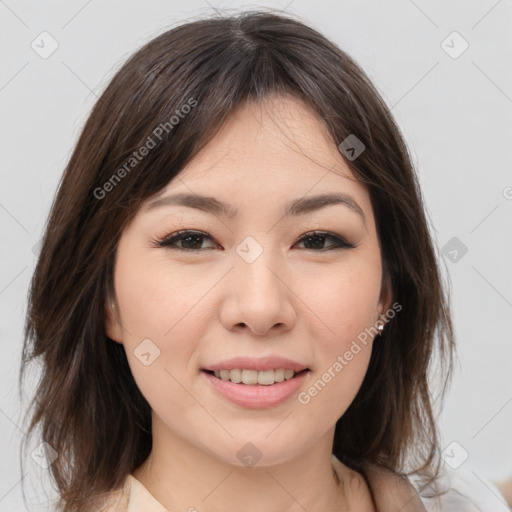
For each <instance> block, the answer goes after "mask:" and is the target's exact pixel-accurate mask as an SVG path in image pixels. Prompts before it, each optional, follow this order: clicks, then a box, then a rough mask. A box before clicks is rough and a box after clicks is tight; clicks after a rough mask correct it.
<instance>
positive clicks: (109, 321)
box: [105, 298, 123, 344]
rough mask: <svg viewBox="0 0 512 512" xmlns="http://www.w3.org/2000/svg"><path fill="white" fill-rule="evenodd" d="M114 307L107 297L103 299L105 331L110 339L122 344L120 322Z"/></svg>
mask: <svg viewBox="0 0 512 512" xmlns="http://www.w3.org/2000/svg"><path fill="white" fill-rule="evenodd" d="M116 309H117V308H116V305H115V304H114V302H113V301H111V300H109V299H108V298H107V300H106V301H105V331H106V334H107V336H108V337H109V338H110V339H111V340H114V341H116V342H117V343H121V344H122V343H123V329H122V327H121V322H120V321H119V320H118V318H119V314H118V311H117V310H116Z"/></svg>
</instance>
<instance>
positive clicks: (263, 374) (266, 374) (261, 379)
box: [258, 370, 274, 386]
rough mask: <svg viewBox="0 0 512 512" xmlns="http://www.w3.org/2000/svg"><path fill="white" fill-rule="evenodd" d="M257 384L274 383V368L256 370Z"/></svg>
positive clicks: (267, 384)
mask: <svg viewBox="0 0 512 512" xmlns="http://www.w3.org/2000/svg"><path fill="white" fill-rule="evenodd" d="M258 384H263V385H264V386H269V385H270V384H274V370H262V371H260V372H258Z"/></svg>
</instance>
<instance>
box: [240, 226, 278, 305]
mask: <svg viewBox="0 0 512 512" xmlns="http://www.w3.org/2000/svg"><path fill="white" fill-rule="evenodd" d="M260 240H261V241H258V240H256V238H255V237H253V236H247V237H246V238H245V239H244V240H242V242H240V243H239V244H238V246H237V247H236V257H235V262H234V266H235V276H236V281H237V282H238V283H240V286H241V287H242V290H238V291H239V292H240V291H242V293H243V291H244V290H243V287H250V289H251V293H252V294H256V295H253V298H254V299H255V300H256V301H257V300H258V298H259V294H267V295H266V297H262V298H266V299H267V300H266V303H267V304H268V300H272V299H273V298H274V296H275V295H276V292H277V293H278V294H279V291H280V290H281V288H282V286H283V283H282V282H281V280H280V279H278V277H277V276H276V274H278V273H279V270H277V269H282V265H281V262H280V261H278V260H279V258H278V256H277V254H278V253H279V251H274V250H273V249H272V248H271V247H270V241H269V240H270V237H266V238H265V240H262V238H260ZM268 294H271V295H272V296H270V295H268Z"/></svg>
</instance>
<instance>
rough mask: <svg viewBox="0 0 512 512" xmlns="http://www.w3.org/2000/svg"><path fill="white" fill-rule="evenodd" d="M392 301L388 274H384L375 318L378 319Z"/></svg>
mask: <svg viewBox="0 0 512 512" xmlns="http://www.w3.org/2000/svg"><path fill="white" fill-rule="evenodd" d="M392 300H393V292H392V287H391V279H390V278H389V275H388V274H385V275H384V277H383V279H382V286H381V289H380V299H379V305H378V309H377V316H378V317H379V318H380V317H381V316H382V315H384V313H385V312H386V311H388V310H389V308H390V307H391V301H392Z"/></svg>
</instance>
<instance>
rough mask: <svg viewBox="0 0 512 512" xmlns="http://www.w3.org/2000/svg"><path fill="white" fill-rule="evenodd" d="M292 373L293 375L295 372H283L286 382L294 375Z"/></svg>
mask: <svg viewBox="0 0 512 512" xmlns="http://www.w3.org/2000/svg"><path fill="white" fill-rule="evenodd" d="M294 373H295V372H294V371H293V370H285V371H284V378H285V379H286V380H290V379H291V378H292V377H293V374H294Z"/></svg>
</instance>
